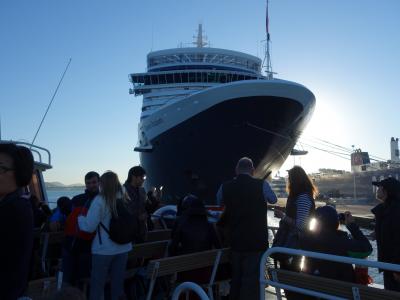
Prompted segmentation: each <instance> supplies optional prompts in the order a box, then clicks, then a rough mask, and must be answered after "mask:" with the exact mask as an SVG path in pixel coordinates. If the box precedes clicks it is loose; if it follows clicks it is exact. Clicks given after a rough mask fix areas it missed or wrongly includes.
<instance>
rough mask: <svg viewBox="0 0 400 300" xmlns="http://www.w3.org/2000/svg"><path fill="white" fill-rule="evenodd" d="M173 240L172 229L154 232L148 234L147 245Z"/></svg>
mask: <svg viewBox="0 0 400 300" xmlns="http://www.w3.org/2000/svg"><path fill="white" fill-rule="evenodd" d="M169 239H171V230H170V229H161V230H152V231H149V232H148V233H147V238H146V243H148V242H155V241H165V240H169Z"/></svg>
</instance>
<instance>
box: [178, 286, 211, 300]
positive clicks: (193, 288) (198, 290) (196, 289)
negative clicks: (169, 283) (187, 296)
mask: <svg viewBox="0 0 400 300" xmlns="http://www.w3.org/2000/svg"><path fill="white" fill-rule="evenodd" d="M187 290H191V291H193V292H195V293H196V294H197V295H198V296H199V297H200V299H201V300H210V298H208V296H207V294H206V293H205V292H204V290H203V289H202V288H201V287H200V286H199V285H197V284H195V283H193V282H183V283H181V284H180V285H178V286H177V287H176V289H175V290H174V293H173V295H172V300H178V299H179V296H180V295H181V293H182V292H184V291H187Z"/></svg>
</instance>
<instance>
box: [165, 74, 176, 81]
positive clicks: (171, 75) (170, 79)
mask: <svg viewBox="0 0 400 300" xmlns="http://www.w3.org/2000/svg"><path fill="white" fill-rule="evenodd" d="M166 77H167V83H175V81H174V74H167V75H166Z"/></svg>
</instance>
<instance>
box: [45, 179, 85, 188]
mask: <svg viewBox="0 0 400 300" xmlns="http://www.w3.org/2000/svg"><path fill="white" fill-rule="evenodd" d="M45 184H46V187H47V188H81V187H84V185H83V184H80V183H73V184H64V183H61V182H58V181H52V182H46V183H45Z"/></svg>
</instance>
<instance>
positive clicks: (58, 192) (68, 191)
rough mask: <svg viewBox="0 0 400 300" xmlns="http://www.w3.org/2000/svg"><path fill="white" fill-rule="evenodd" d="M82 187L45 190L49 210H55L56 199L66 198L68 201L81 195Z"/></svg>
mask: <svg viewBox="0 0 400 300" xmlns="http://www.w3.org/2000/svg"><path fill="white" fill-rule="evenodd" d="M83 191H84V187H79V188H49V189H47V197H48V198H49V206H50V208H55V207H56V206H57V199H58V198H60V197H62V196H67V197H69V198H70V199H72V197H74V196H76V195H79V194H82V193H83Z"/></svg>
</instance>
